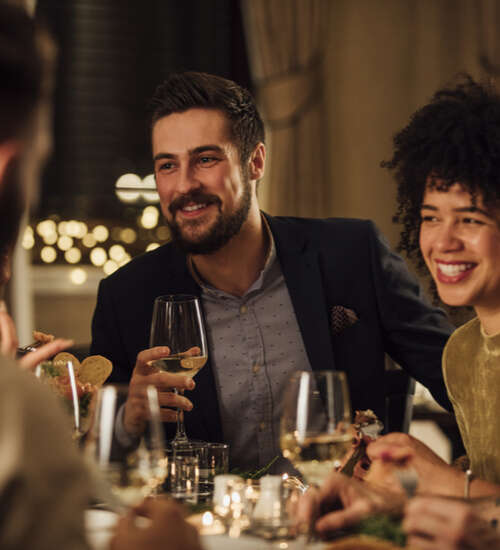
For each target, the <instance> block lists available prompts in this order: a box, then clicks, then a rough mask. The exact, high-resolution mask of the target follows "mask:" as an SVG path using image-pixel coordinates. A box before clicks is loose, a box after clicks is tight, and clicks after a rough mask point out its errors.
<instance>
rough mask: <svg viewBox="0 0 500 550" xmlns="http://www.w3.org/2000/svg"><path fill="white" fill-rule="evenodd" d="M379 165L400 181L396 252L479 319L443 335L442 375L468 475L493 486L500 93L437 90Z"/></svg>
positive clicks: (499, 305) (499, 383) (498, 466)
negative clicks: (414, 261) (399, 230)
mask: <svg viewBox="0 0 500 550" xmlns="http://www.w3.org/2000/svg"><path fill="white" fill-rule="evenodd" d="M382 165H383V166H385V167H387V168H389V169H390V170H393V171H394V173H395V177H396V181H397V183H398V212H397V215H396V221H399V222H401V223H402V224H403V232H402V234H401V241H400V248H401V249H402V250H405V251H406V253H407V255H408V256H409V257H410V258H411V257H413V258H416V259H417V260H419V262H420V265H421V266H423V264H424V263H425V265H426V266H427V268H428V269H429V271H430V273H431V275H432V278H433V280H434V283H435V285H436V288H437V291H438V293H439V296H440V298H441V300H442V301H443V302H444V303H446V304H448V305H451V306H472V307H473V308H474V310H475V313H476V315H477V317H475V318H474V319H472V320H471V321H469V322H468V323H466V324H465V325H463V326H461V327H460V328H459V329H457V330H456V331H455V332H454V333H453V335H452V336H451V337H450V339H449V341H448V343H447V345H446V347H445V350H444V354H443V371H444V376H445V381H446V384H447V389H448V394H449V397H450V400H451V402H452V404H453V406H454V409H455V414H456V417H457V421H458V425H459V428H460V432H461V435H462V439H463V441H464V445H465V448H466V451H467V455H468V457H469V459H470V463H471V469H472V471H473V473H474V475H476V476H478V477H480V478H482V479H484V480H488V481H491V482H496V483H500V446H499V438H500V415H499V411H500V95H499V94H498V92H497V91H496V90H495V89H494V88H493V87H492V86H490V85H481V84H478V83H476V82H474V81H473V80H472V79H471V78H470V77H468V76H466V75H465V76H463V77H461V78H460V82H459V83H458V85H456V86H454V87H450V88H445V89H442V90H439V91H438V92H436V93H435V94H434V96H433V97H432V100H431V101H430V103H428V104H427V105H425V106H424V107H422V108H421V109H419V110H418V111H417V112H416V113H415V114H414V115H413V116H412V118H411V120H410V122H409V124H408V125H407V126H406V127H405V128H404V129H403V130H401V131H400V132H399V133H398V134H397V135H396V136H395V137H394V153H393V157H392V159H391V160H390V161H387V162H384V163H382Z"/></svg>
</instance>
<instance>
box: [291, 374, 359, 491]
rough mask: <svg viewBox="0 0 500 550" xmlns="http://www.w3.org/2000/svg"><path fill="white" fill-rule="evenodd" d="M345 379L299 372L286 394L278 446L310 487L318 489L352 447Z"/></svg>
mask: <svg viewBox="0 0 500 550" xmlns="http://www.w3.org/2000/svg"><path fill="white" fill-rule="evenodd" d="M352 439H353V432H352V425H351V406H350V399H349V391H348V387H347V379H346V376H345V373H343V372H340V371H316V372H308V371H299V372H296V373H294V374H293V375H292V377H291V378H290V380H289V383H288V387H287V391H286V394H285V402H284V409H283V414H282V418H281V436H280V446H281V450H282V453H283V456H284V457H285V458H287V459H288V460H290V462H291V463H292V464H293V465H294V466H295V468H297V470H299V472H300V473H301V474H302V475H303V476H304V478H305V480H306V482H307V483H309V484H314V485H320V484H321V483H322V482H323V481H324V479H325V478H326V477H327V476H328V474H329V473H330V472H332V471H334V470H335V469H337V468H338V467H339V465H340V463H341V461H342V459H343V458H344V457H345V455H346V454H347V453H348V451H349V450H350V449H351V447H352Z"/></svg>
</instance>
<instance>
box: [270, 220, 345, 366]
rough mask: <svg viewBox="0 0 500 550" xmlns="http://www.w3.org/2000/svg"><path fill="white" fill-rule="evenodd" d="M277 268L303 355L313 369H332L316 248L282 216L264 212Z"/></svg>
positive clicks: (332, 361) (326, 309)
mask: <svg viewBox="0 0 500 550" xmlns="http://www.w3.org/2000/svg"><path fill="white" fill-rule="evenodd" d="M266 219H267V221H268V223H269V226H270V228H271V231H272V233H273V237H274V240H275V244H276V251H277V255H278V258H279V260H280V264H281V269H282V271H283V275H284V277H285V281H286V284H287V287H288V291H289V293H290V298H291V300H292V304H293V307H294V310H295V315H296V317H297V321H298V324H299V328H300V332H301V333H302V338H303V340H304V345H305V347H306V352H307V356H308V357H309V361H310V363H311V367H312V368H313V370H326V369H334V368H335V365H334V358H333V348H332V338H331V334H330V322H329V318H328V301H327V297H326V295H325V292H324V285H323V279H322V275H321V271H320V267H319V262H318V251H317V249H316V248H315V247H314V246H313V245H312V243H310V242H308V239H307V237H306V236H304V234H303V233H301V232H300V231H299V229H298V227H297V226H296V224H294V223H293V220H290V219H286V218H272V217H269V216H267V215H266Z"/></svg>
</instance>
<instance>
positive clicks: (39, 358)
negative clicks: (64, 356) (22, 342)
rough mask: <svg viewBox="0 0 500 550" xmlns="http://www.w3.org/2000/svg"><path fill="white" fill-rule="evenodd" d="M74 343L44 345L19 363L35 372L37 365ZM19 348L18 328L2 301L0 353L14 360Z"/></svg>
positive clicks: (64, 340)
mask: <svg viewBox="0 0 500 550" xmlns="http://www.w3.org/2000/svg"><path fill="white" fill-rule="evenodd" d="M73 343H74V342H73V340H67V339H64V338H56V339H55V340H52V342H48V343H47V344H42V345H41V346H39V347H38V348H37V349H36V350H35V351H30V352H29V353H27V354H26V355H23V357H21V358H20V359H19V361H18V363H19V366H20V367H21V368H22V369H25V370H31V371H34V370H35V367H36V366H37V365H39V364H40V363H42V362H43V361H48V360H49V359H51V358H52V357H54V355H57V354H58V353H59V352H60V351H64V350H65V349H68V348H69V347H71V346H72V345H73ZM18 346H19V340H18V337H17V331H16V326H15V325H14V321H13V319H12V317H11V316H10V315H9V313H8V312H7V308H6V306H5V302H4V301H3V300H0V352H1V354H2V355H5V356H6V357H10V358H12V359H14V358H15V357H16V352H17V348H18Z"/></svg>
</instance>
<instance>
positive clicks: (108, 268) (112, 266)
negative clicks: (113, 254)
mask: <svg viewBox="0 0 500 550" xmlns="http://www.w3.org/2000/svg"><path fill="white" fill-rule="evenodd" d="M117 269H118V264H117V263H116V262H115V261H113V260H108V261H107V262H106V263H105V264H104V266H103V271H104V273H106V275H111V273H113V272H114V271H116V270H117Z"/></svg>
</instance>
